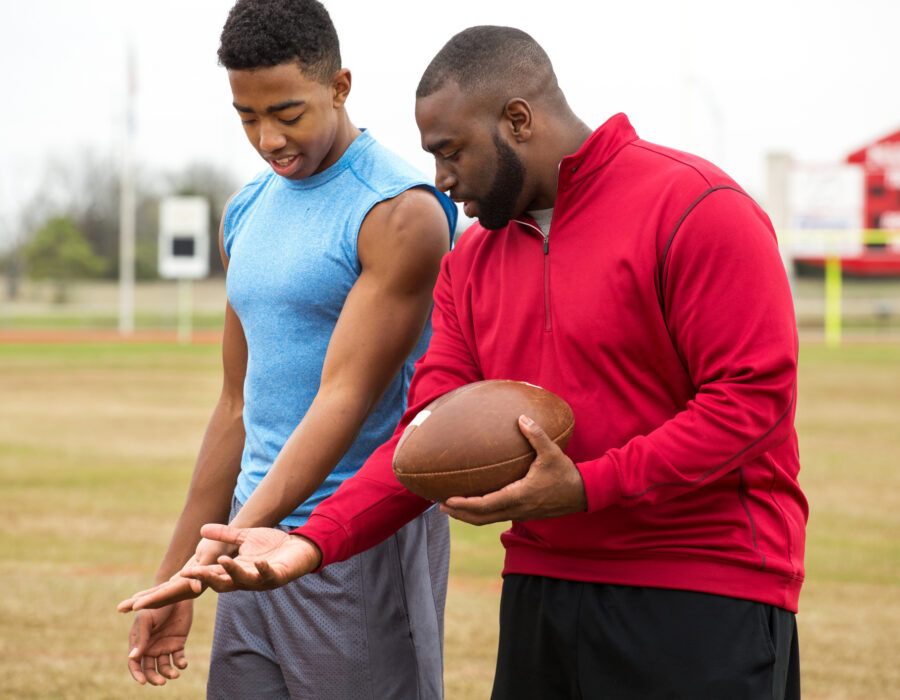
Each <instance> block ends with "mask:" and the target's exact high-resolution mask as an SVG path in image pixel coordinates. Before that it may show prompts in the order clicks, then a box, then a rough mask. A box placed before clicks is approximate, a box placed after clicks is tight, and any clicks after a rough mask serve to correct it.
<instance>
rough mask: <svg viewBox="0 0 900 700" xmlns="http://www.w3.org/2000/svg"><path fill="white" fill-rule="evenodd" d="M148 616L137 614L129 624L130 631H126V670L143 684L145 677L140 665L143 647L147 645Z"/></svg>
mask: <svg viewBox="0 0 900 700" xmlns="http://www.w3.org/2000/svg"><path fill="white" fill-rule="evenodd" d="M150 624H151V621H150V618H149V617H148V616H147V615H138V616H137V617H136V618H135V619H134V622H133V623H132V625H131V631H130V632H129V633H128V647H129V649H130V651H129V652H128V671H129V672H130V673H131V677H132V678H134V680H136V681H137V682H138V683H140V684H141V685H144V684H145V683H146V682H147V677H146V676H145V675H144V671H143V668H142V667H141V658H142V657H143V655H144V649H146V647H147V640H148V638H149V637H150Z"/></svg>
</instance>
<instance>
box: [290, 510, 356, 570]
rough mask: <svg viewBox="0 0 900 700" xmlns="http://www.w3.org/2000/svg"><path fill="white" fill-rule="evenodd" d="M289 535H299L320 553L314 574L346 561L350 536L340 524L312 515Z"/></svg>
mask: <svg viewBox="0 0 900 700" xmlns="http://www.w3.org/2000/svg"><path fill="white" fill-rule="evenodd" d="M290 534H291V535H300V536H302V537H305V538H306V539H308V540H310V541H312V542H313V543H314V544H315V545H316V546H317V547H318V548H319V551H320V552H321V553H322V562H321V563H320V564H319V568H317V569H316V570H315V571H314V572H312V573H316V572H318V571H321V570H322V569H323V568H324V567H326V566H328V565H329V564H331V563H332V562H336V561H341V560H343V559H347V558H348V557H349V556H350V554H349V545H350V535H349V534H348V533H347V531H346V530H345V529H344V528H343V527H342V526H341V524H340V523H338V522H336V521H334V520H332V519H331V518H329V517H327V516H324V515H316V514H315V513H313V514H312V515H310V516H309V519H308V520H307V521H306V523H305V524H303V525H301V526H300V527H298V528H296V529H294V530H291V532H290Z"/></svg>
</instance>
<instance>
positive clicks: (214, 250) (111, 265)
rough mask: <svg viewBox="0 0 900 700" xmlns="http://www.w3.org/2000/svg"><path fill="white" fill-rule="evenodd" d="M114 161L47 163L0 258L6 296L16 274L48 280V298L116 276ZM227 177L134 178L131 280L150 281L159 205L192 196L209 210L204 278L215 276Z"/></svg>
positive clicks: (88, 157) (142, 174)
mask: <svg viewBox="0 0 900 700" xmlns="http://www.w3.org/2000/svg"><path fill="white" fill-rule="evenodd" d="M119 189H120V172H119V164H118V162H114V161H113V160H111V159H109V158H100V157H98V156H96V155H92V154H90V153H83V154H82V155H81V157H79V158H77V159H72V160H65V161H57V162H55V163H51V164H50V165H49V166H48V168H47V170H46V174H45V175H44V178H43V181H42V182H41V183H40V186H39V188H38V191H37V194H35V196H34V197H33V198H32V199H31V200H30V201H28V202H26V203H25V204H24V206H23V207H22V209H21V215H20V217H19V221H18V223H17V225H16V228H17V231H16V232H15V233H16V234H17V235H15V236H14V238H15V240H16V241H17V243H16V245H15V246H14V247H13V248H12V249H11V250H9V251H7V252H6V253H5V254H4V255H3V256H2V258H0V271H2V272H3V273H5V275H6V278H7V287H8V288H7V295H8V296H9V297H10V298H15V297H16V296H17V292H18V287H19V282H20V280H21V279H22V277H23V276H24V275H28V276H29V277H31V278H33V279H43V280H49V281H51V282H52V283H53V284H54V289H55V292H54V297H55V298H56V299H57V300H58V301H63V300H65V297H66V290H67V288H68V285H69V284H71V282H72V281H73V280H74V279H81V278H109V279H118V277H119ZM236 189H237V183H236V180H235V178H234V177H233V176H232V175H231V174H230V173H227V172H223V171H222V170H221V169H220V168H217V167H214V166H212V165H210V164H207V163H194V164H191V165H189V166H188V167H186V168H184V169H183V170H180V171H176V172H167V173H162V172H153V171H149V170H147V169H141V168H137V170H136V172H135V196H136V201H137V206H136V227H135V276H136V277H137V279H139V280H150V279H156V277H157V239H158V235H159V229H158V227H159V202H160V199H162V198H163V197H166V196H169V195H199V196H203V197H206V198H207V199H208V200H209V205H210V222H209V231H210V245H209V270H210V275H221V274H222V273H223V268H222V262H221V260H220V258H219V243H218V234H219V220H220V218H221V215H222V209H223V208H224V206H225V202H226V201H227V200H228V197H229V196H231V194H232V193H233V192H234V191H235V190H236Z"/></svg>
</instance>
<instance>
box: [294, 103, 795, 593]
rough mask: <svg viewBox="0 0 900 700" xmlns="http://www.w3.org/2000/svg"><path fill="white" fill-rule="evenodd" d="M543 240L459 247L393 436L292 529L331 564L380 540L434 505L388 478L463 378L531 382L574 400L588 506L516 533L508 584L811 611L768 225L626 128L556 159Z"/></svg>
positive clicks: (716, 174)
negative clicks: (601, 586) (644, 590)
mask: <svg viewBox="0 0 900 700" xmlns="http://www.w3.org/2000/svg"><path fill="white" fill-rule="evenodd" d="M540 233H541V232H540V229H538V228H537V227H536V224H535V223H534V221H532V220H530V219H528V218H525V219H523V220H522V221H513V222H510V223H509V225H508V226H507V227H506V228H504V229H502V230H497V231H488V230H485V229H483V228H482V227H480V226H479V225H477V224H476V225H473V226H472V227H471V228H470V229H469V230H468V231H467V232H466V233H465V234H464V235H463V236H462V237H461V239H460V241H459V243H458V244H457V246H456V247H455V249H454V250H453V251H452V252H451V253H450V254H448V255H447V256H446V257H445V259H444V261H443V264H442V269H441V274H440V277H439V279H438V282H437V285H436V288H435V293H434V297H435V306H434V314H433V327H434V335H433V337H432V340H431V344H430V346H429V349H428V351H427V353H426V354H425V355H424V356H423V358H422V359H421V360H420V362H419V364H418V365H417V369H416V373H415V376H414V378H413V381H412V385H411V387H410V393H409V409H408V411H407V413H406V414H405V416H404V418H403V420H402V422H401V423H400V425H399V426H398V428H397V431H396V433H395V435H394V437H393V438H392V440H391V441H389V442H388V443H386V444H385V445H383V446H382V447H381V448H379V449H378V450H377V451H376V452H375V453H373V455H372V457H371V458H370V459H369V460H368V461H367V462H366V464H365V465H364V466H363V467H362V468H361V470H360V471H359V472H358V473H357V474H356V476H354V477H353V478H351V479H349V480H348V481H346V482H345V483H344V484H343V486H341V488H340V489H339V490H338V492H337V493H336V494H335V495H334V496H332V497H331V498H329V499H328V500H326V501H325V502H324V503H322V504H321V505H320V506H319V507H318V508H317V509H316V510H315V512H314V513H313V514H312V516H311V517H310V519H309V521H308V523H307V524H306V525H305V526H303V527H301V528H299V529H298V530H296V531H295V532H296V533H298V534H302V535H304V536H306V537H308V538H310V539H311V540H313V541H314V542H316V543H317V544H318V546H319V547H320V548H321V550H322V553H323V565H324V564H327V563H330V562H332V561H338V560H341V559H345V558H347V557H349V556H351V555H352V554H354V553H357V552H360V551H362V550H364V549H366V548H367V547H370V546H372V545H374V544H376V543H377V542H379V541H381V540H382V539H384V538H385V537H387V536H388V535H390V534H391V533H392V532H393V531H395V530H396V529H397V528H398V527H400V526H401V525H402V524H403V523H405V522H407V521H408V520H410V519H412V518H413V517H415V516H416V515H417V514H419V513H420V512H422V511H423V510H424V509H425V508H427V507H428V505H429V503H428V502H427V501H424V500H423V499H421V498H419V497H418V496H415V495H413V494H411V493H410V492H408V491H406V490H405V489H404V488H403V487H402V486H401V485H400V484H399V483H398V482H397V481H396V479H395V477H394V475H393V473H392V470H391V458H392V455H393V451H394V447H395V445H396V443H397V440H398V439H399V436H400V434H401V433H402V431H403V429H404V428H405V426H406V424H407V423H408V422H409V421H410V420H411V419H412V418H413V417H414V416H415V415H416V414H417V413H418V411H419V410H420V409H421V408H423V407H424V406H425V405H426V404H427V403H429V402H430V401H432V400H433V399H435V398H436V397H438V396H440V395H442V394H444V393H446V392H447V391H449V390H451V389H454V388H456V387H458V386H460V385H462V384H466V383H469V382H474V381H478V380H481V379H516V380H524V381H528V382H531V383H532V384H537V385H540V386H542V387H544V388H546V389H549V390H550V391H553V392H555V393H557V394H559V395H560V396H562V397H563V398H565V399H566V401H568V402H569V404H570V405H571V406H572V409H573V411H574V413H575V431H574V435H573V437H572V440H571V442H570V443H569V446H568V448H567V449H566V454H567V455H568V456H569V457H570V458H571V459H572V460H573V461H574V462H575V464H576V465H577V467H578V469H579V471H580V473H581V476H582V478H583V480H584V486H585V491H586V494H587V501H588V508H587V511H586V512H583V513H576V514H573V515H568V516H565V517H559V518H548V519H543V520H530V521H525V522H521V523H514V524H513V525H512V527H511V528H510V529H509V530H508V531H506V532H504V533H503V535H502V536H501V540H502V542H503V545H504V546H505V548H506V562H505V566H504V575H505V574H508V573H524V574H534V575H541V576H550V577H555V578H564V579H570V580H579V581H596V582H604V583H614V584H624V585H636V586H650V587H662V588H677V589H685V590H692V591H699V592H706V593H714V594H720V595H726V596H732V597H737V598H746V599H751V600H757V601H761V602H764V603H769V604H773V605H777V606H779V607H783V608H787V609H789V610H793V611H796V610H797V599H798V595H799V592H800V586H801V583H802V581H803V553H804V542H805V526H806V519H807V514H808V510H807V504H806V500H805V498H804V496H803V494H802V492H801V490H800V487H799V485H798V482H797V473H798V471H799V458H798V451H797V436H796V433H795V431H794V409H795V405H796V369H797V333H796V324H795V320H794V312H793V304H792V301H791V295H790V290H789V286H788V282H787V277H786V274H785V270H784V266H783V264H782V262H781V258H780V256H779V252H778V248H777V244H776V240H775V234H774V232H773V230H772V227H771V224H770V222H769V220H768V218H767V217H766V215H765V214H764V213H763V211H762V210H761V209H760V208H759V207H758V206H757V205H756V203H755V202H754V201H753V200H752V199H751V198H750V197H749V196H748V195H747V194H746V193H744V192H743V191H742V190H741V189H740V188H739V187H738V186H737V185H736V184H735V183H734V182H733V181H732V180H731V179H730V178H729V177H728V176H727V175H725V174H724V173H723V172H722V171H721V170H719V169H718V168H716V167H715V166H713V165H711V164H710V163H708V162H706V161H704V160H702V159H700V158H697V157H696V156H692V155H689V154H686V153H682V152H678V151H674V150H672V149H668V148H663V147H660V146H656V145H653V144H650V143H647V142H645V141H643V140H641V139H639V138H638V137H637V135H636V134H635V132H634V130H633V129H632V127H631V125H630V124H629V123H628V120H627V118H626V117H625V115H623V114H619V115H616V116H614V117H612V118H611V119H610V120H609V121H607V122H606V123H605V124H604V125H603V126H601V127H600V128H599V129H597V131H595V132H594V133H593V134H592V135H591V137H590V138H589V139H588V140H587V141H586V142H585V144H584V145H583V146H582V148H581V149H580V150H579V151H578V152H577V153H575V154H573V155H571V156H568V157H566V158H565V159H563V161H562V163H561V165H560V171H559V186H558V191H557V197H556V202H555V208H554V213H553V221H552V224H551V227H550V231H549V236H548V237H547V240H546V242H545V241H544V240H543V239H542V237H541V235H540ZM460 439H461V440H465V435H460Z"/></svg>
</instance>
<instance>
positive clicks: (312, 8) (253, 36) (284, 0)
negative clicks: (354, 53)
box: [218, 0, 341, 83]
mask: <svg viewBox="0 0 900 700" xmlns="http://www.w3.org/2000/svg"><path fill="white" fill-rule="evenodd" d="M218 53H219V63H220V64H221V65H223V66H225V67H226V68H228V69H229V70H249V69H253V68H264V67H269V66H277V65H280V64H282V63H287V62H290V61H297V62H298V63H299V64H300V68H301V69H302V70H303V72H304V73H305V74H306V75H308V76H309V77H310V78H312V79H314V80H317V81H319V82H322V83H327V82H328V81H329V80H331V78H332V77H333V76H334V74H335V73H336V72H337V71H339V70H340V68H341V47H340V43H339V42H338V36H337V31H335V28H334V24H333V23H332V21H331V17H330V16H329V15H328V11H327V10H326V9H325V7H324V6H323V5H322V4H321V3H319V2H316V0H238V2H237V3H236V4H235V5H234V7H232V8H231V11H230V12H229V13H228V19H227V20H225V26H224V27H223V28H222V36H221V38H220V44H219V52H218Z"/></svg>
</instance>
